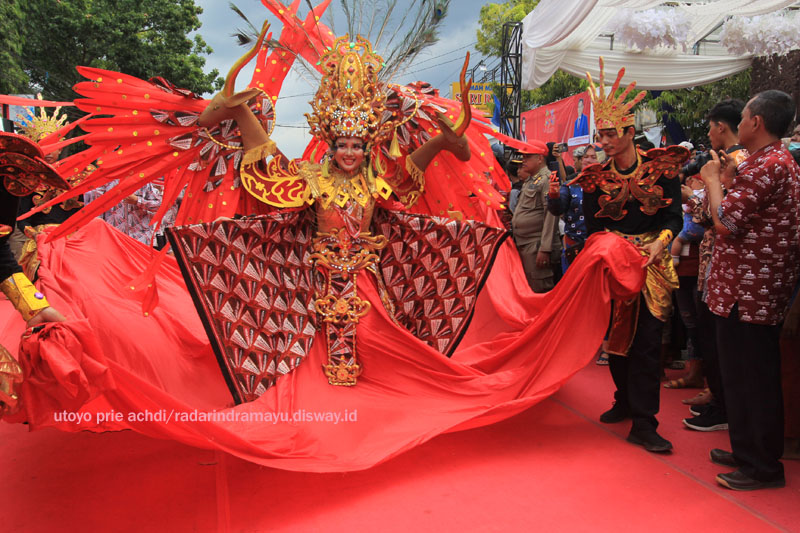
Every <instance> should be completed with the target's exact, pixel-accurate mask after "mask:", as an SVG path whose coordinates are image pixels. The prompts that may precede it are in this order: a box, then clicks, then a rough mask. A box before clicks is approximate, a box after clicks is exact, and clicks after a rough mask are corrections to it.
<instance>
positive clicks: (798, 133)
mask: <svg viewBox="0 0 800 533" xmlns="http://www.w3.org/2000/svg"><path fill="white" fill-rule="evenodd" d="M788 148H789V150H791V151H794V150H800V124H798V125H796V126H795V127H794V129H793V130H792V136H791V138H790V139H789V147H788ZM795 159H796V158H795Z"/></svg>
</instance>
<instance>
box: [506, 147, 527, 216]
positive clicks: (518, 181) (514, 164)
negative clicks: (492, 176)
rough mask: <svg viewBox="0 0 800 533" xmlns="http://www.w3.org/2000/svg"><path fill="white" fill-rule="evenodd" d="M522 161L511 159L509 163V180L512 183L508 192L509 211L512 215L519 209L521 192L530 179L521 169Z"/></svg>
mask: <svg viewBox="0 0 800 533" xmlns="http://www.w3.org/2000/svg"><path fill="white" fill-rule="evenodd" d="M521 164H522V159H511V160H510V161H509V162H508V170H507V171H506V173H507V174H508V179H509V180H510V181H511V190H510V191H508V209H509V210H510V211H511V213H512V214H513V213H514V210H515V209H516V208H517V203H518V202H519V192H520V191H521V190H522V184H523V183H525V180H526V179H527V178H528V176H527V174H526V172H527V170H523V169H522V168H521Z"/></svg>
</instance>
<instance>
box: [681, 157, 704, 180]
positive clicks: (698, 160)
mask: <svg viewBox="0 0 800 533" xmlns="http://www.w3.org/2000/svg"><path fill="white" fill-rule="evenodd" d="M709 161H711V154H710V153H708V152H698V153H697V155H695V156H694V158H692V159H691V160H689V162H688V163H686V164H685V165H683V168H682V169H681V172H683V175H684V176H694V175H695V174H700V169H701V168H703V165H705V164H706V163H708V162H709Z"/></svg>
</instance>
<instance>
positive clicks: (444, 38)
mask: <svg viewBox="0 0 800 533" xmlns="http://www.w3.org/2000/svg"><path fill="white" fill-rule="evenodd" d="M234 3H235V4H236V5H237V6H238V7H239V9H241V10H242V12H243V13H244V14H245V15H246V16H247V17H248V18H249V19H250V21H251V22H252V23H253V25H254V26H256V27H260V26H261V23H262V22H263V21H264V19H265V18H269V19H270V21H271V22H272V31H273V32H274V34H275V35H276V36H277V35H278V33H279V32H280V29H281V23H280V22H278V21H277V19H275V18H274V17H273V16H272V15H271V14H270V13H269V11H268V10H267V9H266V8H265V7H264V6H263V5H262V4H261V2H260V1H259V0H238V1H235V2H234ZM313 3H314V4H316V3H318V2H313ZM483 3H484V2H483V1H480V0H456V1H453V2H451V4H450V9H449V13H448V16H447V18H446V19H445V22H444V24H443V25H442V28H441V29H440V31H439V42H437V43H436V44H435V45H433V46H432V47H430V48H428V49H427V50H424V51H423V52H422V53H420V55H419V56H418V57H417V58H416V59H415V60H414V62H413V63H412V64H411V65H409V67H408V68H407V69H406V71H405V72H403V73H400V74H399V75H398V76H397V78H396V79H395V80H393V81H394V82H395V83H403V84H405V83H409V82H412V81H417V80H423V81H427V82H429V83H431V84H432V85H433V86H434V87H437V88H438V89H439V90H440V92H441V94H442V96H445V97H448V96H449V95H450V83H451V82H453V81H456V80H457V79H458V72H459V71H460V69H461V65H462V62H463V60H464V55H465V54H466V52H467V51H468V50H470V51H471V52H472V53H473V59H471V61H470V63H471V65H475V64H477V62H478V61H479V58H478V56H476V55H475V53H474V49H473V48H472V47H471V46H470V45H471V44H472V43H474V42H475V40H476V32H477V29H478V15H479V13H480V8H481V6H482V5H483ZM195 4H197V5H198V6H199V7H202V8H203V13H202V14H201V15H200V21H201V22H202V24H203V25H202V27H201V28H200V29H199V31H198V33H199V34H200V35H201V36H202V37H203V39H204V40H205V41H206V43H208V44H209V46H211V48H212V49H213V50H214V52H213V53H212V54H210V55H209V56H206V69H207V70H211V69H213V68H216V69H217V70H219V72H220V73H221V74H222V75H223V76H224V75H225V74H227V73H228V71H229V70H230V68H231V66H232V65H233V64H234V63H235V62H236V60H237V59H239V58H240V57H241V56H242V55H243V54H244V53H245V52H246V51H247V49H246V48H245V47H242V46H239V45H238V44H237V42H236V39H234V38H233V37H232V36H231V34H232V33H233V32H234V31H235V30H236V28H245V27H246V23H245V22H244V21H243V20H242V19H241V18H240V17H239V16H238V15H237V14H236V13H234V12H233V11H232V10H231V9H230V8H229V7H228V3H227V2H220V1H219V0H195ZM337 9H338V4H337V3H336V2H332V3H331V7H329V11H330V10H337ZM301 13H305V10H304V9H303V8H301ZM336 28H337V30H339V31H343V29H344V28H345V25H344V24H336ZM378 52H380V51H378ZM487 62H488V61H487ZM296 71H297V67H295V69H293V71H292V73H291V74H290V75H289V76H288V77H287V79H286V82H285V83H284V85H283V88H282V89H281V94H280V96H279V99H278V101H277V103H276V107H275V111H276V115H277V121H276V123H277V125H276V128H275V131H274V132H273V137H274V139H275V141H276V142H277V143H278V146H279V147H280V149H281V150H282V151H283V152H284V153H285V154H286V155H287V156H288V157H300V156H301V155H302V153H303V150H304V149H305V147H306V145H307V144H308V142H309V141H310V140H311V137H310V136H309V135H308V127H307V126H308V125H307V123H306V119H305V116H304V115H303V114H304V113H307V112H309V111H310V106H309V105H308V102H309V101H310V100H311V94H312V93H313V92H314V91H316V85H315V83H316V82H313V83H310V80H308V77H307V76H305V78H306V79H303V77H302V76H300V75H298V73H297V72H296ZM252 72H253V65H248V67H246V68H245V69H243V70H242V72H241V73H240V75H239V77H238V81H237V86H238V88H239V89H241V88H243V87H244V86H245V85H246V80H249V79H250V77H251V76H252ZM298 95H307V96H298ZM210 96H211V95H206V97H210Z"/></svg>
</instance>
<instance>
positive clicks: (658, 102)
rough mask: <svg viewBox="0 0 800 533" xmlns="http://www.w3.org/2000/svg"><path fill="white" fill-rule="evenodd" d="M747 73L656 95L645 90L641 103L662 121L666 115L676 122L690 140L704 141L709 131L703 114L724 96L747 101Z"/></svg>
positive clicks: (748, 87) (747, 71) (748, 85)
mask: <svg viewBox="0 0 800 533" xmlns="http://www.w3.org/2000/svg"><path fill="white" fill-rule="evenodd" d="M750 73H751V69H747V70H745V71H744V72H740V73H739V74H736V75H734V76H731V77H728V78H725V79H722V80H719V81H715V82H714V83H709V84H707V85H700V86H697V87H689V88H686V89H676V90H672V91H664V92H662V93H661V94H660V95H659V96H658V97H657V98H654V97H653V95H652V93H648V97H647V98H646V99H645V100H644V101H643V103H642V105H647V106H649V107H650V108H651V109H655V110H656V111H658V113H659V119H661V120H662V121H665V120H667V119H668V118H671V119H672V120H674V121H676V122H677V123H678V124H680V125H681V127H683V130H684V132H685V133H686V136H687V137H688V138H690V139H692V140H693V141H704V140H706V135H707V132H708V123H707V122H706V119H705V116H706V113H707V112H708V111H709V109H711V108H712V107H714V105H715V104H716V103H717V102H719V101H720V100H724V99H725V98H739V99H740V100H742V101H744V102H747V100H748V98H749V94H750ZM706 144H708V143H707V142H706Z"/></svg>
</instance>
